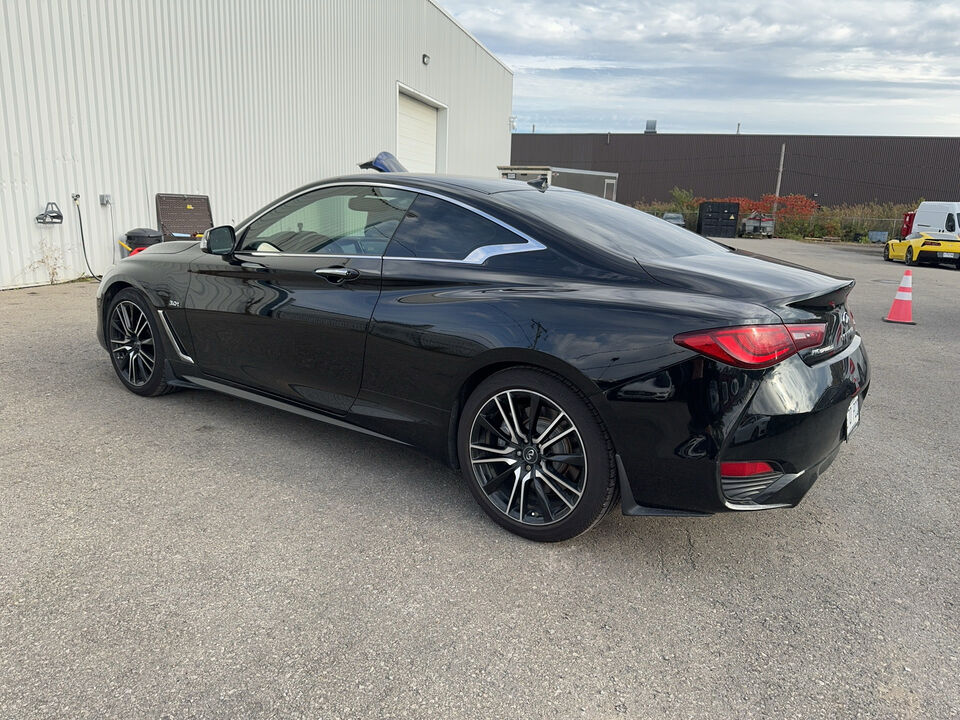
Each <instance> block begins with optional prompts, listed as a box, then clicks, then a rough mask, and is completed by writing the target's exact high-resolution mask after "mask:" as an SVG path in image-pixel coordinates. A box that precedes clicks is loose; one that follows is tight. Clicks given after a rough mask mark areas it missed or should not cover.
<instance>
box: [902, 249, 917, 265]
mask: <svg viewBox="0 0 960 720" xmlns="http://www.w3.org/2000/svg"><path fill="white" fill-rule="evenodd" d="M903 261H904V262H905V263H907V265H916V264H917V262H916V260H914V259H913V248H909V247H908V248H907V254H906V255H904V256H903Z"/></svg>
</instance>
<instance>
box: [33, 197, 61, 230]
mask: <svg viewBox="0 0 960 720" xmlns="http://www.w3.org/2000/svg"><path fill="white" fill-rule="evenodd" d="M35 219H36V221H37V225H62V224H63V213H62V212H60V208H59V207H58V206H57V204H56V203H55V202H48V203H47V207H45V208H44V210H43V212H42V213H40V214H39V215H37V217H36V218H35Z"/></svg>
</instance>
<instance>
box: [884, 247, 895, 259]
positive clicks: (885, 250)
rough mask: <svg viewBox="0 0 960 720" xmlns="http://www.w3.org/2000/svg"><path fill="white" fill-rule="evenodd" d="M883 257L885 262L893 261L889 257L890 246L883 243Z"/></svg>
mask: <svg viewBox="0 0 960 720" xmlns="http://www.w3.org/2000/svg"><path fill="white" fill-rule="evenodd" d="M883 259H884V260H886V261H887V262H893V261H892V260H891V259H890V246H889V245H884V246H883Z"/></svg>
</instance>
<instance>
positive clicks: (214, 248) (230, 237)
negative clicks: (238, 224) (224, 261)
mask: <svg viewBox="0 0 960 720" xmlns="http://www.w3.org/2000/svg"><path fill="white" fill-rule="evenodd" d="M236 244H237V231H236V230H234V229H233V226H232V225H220V226H219V227H214V228H210V229H209V230H207V231H206V232H205V233H204V234H203V238H202V239H201V240H200V249H201V250H203V252H205V253H210V254H211V255H220V256H224V255H230V254H231V253H232V252H233V248H234V246H235V245H236Z"/></svg>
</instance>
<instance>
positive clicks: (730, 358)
mask: <svg viewBox="0 0 960 720" xmlns="http://www.w3.org/2000/svg"><path fill="white" fill-rule="evenodd" d="M825 336H826V325H824V324H822V323H817V324H810V325H744V326H742V327H732V328H717V329H714V330H702V331H697V332H689V333H681V334H680V335H677V336H675V337H674V338H673V341H674V342H675V343H677V344H678V345H681V346H682V347H685V348H689V349H690V350H694V351H696V352H698V353H700V354H702V355H706V356H707V357H709V358H713V359H714V360H719V361H720V362H722V363H726V364H727V365H733V366H734V367H740V368H748V369H760V368H767V367H771V366H772V365H776V364H777V363H778V362H781V361H782V360H785V359H786V358H788V357H790V356H791V355H795V354H796V353H797V352H798V351H800V350H803V349H805V348H809V347H818V346H819V345H821V344H822V343H823V339H824V337H825Z"/></svg>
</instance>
